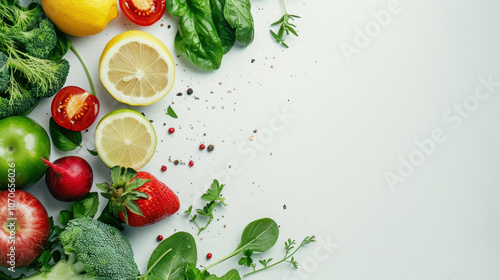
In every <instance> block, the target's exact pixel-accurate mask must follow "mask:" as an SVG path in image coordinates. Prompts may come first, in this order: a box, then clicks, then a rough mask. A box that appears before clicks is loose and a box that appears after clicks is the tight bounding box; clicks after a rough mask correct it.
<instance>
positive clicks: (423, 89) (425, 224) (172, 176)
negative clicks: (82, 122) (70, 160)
mask: <svg viewBox="0 0 500 280" xmlns="http://www.w3.org/2000/svg"><path fill="white" fill-rule="evenodd" d="M390 2H391V1H389V0H384V1H380V0H377V1H360V0H351V1H331V0H319V1H296V0H289V1H287V8H288V11H289V12H290V13H295V14H299V15H300V16H302V18H301V19H299V20H297V21H296V22H295V23H296V24H297V26H298V29H299V33H300V37H299V38H290V39H288V40H287V43H288V44H289V45H290V49H285V48H282V47H280V46H279V45H277V44H275V43H274V42H273V40H272V38H271V37H270V36H269V31H268V30H269V25H270V23H271V22H273V21H274V20H276V19H278V18H279V17H280V16H281V15H282V8H281V3H280V1H278V0H276V1H262V0H255V1H252V5H253V14H254V19H255V23H256V32H255V33H256V36H255V40H254V42H253V44H252V45H250V46H249V47H247V48H243V47H241V46H239V45H237V46H235V47H234V49H233V50H232V51H231V52H230V53H229V54H227V55H226V56H224V59H223V63H222V66H221V68H220V70H218V71H215V72H212V73H204V72H201V71H198V70H196V69H194V68H193V67H192V66H190V65H189V63H187V62H186V60H184V59H183V58H178V57H175V62H176V64H177V68H176V70H177V76H176V84H175V86H174V89H173V90H172V92H171V93H170V94H169V95H168V96H167V97H166V98H164V99H163V100H162V101H160V102H158V103H156V104H154V105H151V106H148V107H141V108H136V109H137V110H139V111H140V112H144V114H145V115H146V117H148V118H149V119H151V120H153V121H154V122H153V125H154V127H155V129H156V131H157V134H158V143H159V145H158V149H157V153H156V155H155V156H154V157H153V159H152V161H151V162H150V163H149V164H148V165H147V166H146V167H144V169H143V170H145V171H149V172H151V173H153V174H154V175H156V176H157V177H158V178H159V179H161V180H163V181H164V182H166V183H167V185H168V186H169V187H171V188H172V189H173V190H175V191H176V192H177V193H178V195H179V197H180V199H181V205H182V206H181V210H180V211H179V214H178V215H175V216H173V217H170V218H169V219H167V220H165V221H163V222H160V223H159V224H156V225H153V226H149V227H147V228H127V229H126V231H125V234H126V235H127V237H129V238H130V241H131V242H132V245H133V247H134V250H135V252H136V260H137V263H138V265H139V267H140V270H141V271H142V272H145V271H146V265H147V259H148V257H149V255H150V254H151V252H152V250H153V249H154V248H155V246H156V245H157V244H158V242H157V241H156V239H155V238H156V236H157V235H158V234H162V235H163V236H165V237H168V236H170V235H171V234H172V233H174V232H175V231H188V232H190V233H192V234H193V235H195V234H196V230H195V228H194V227H193V225H192V224H191V223H189V221H188V218H187V217H186V216H185V215H184V214H182V212H183V211H184V210H185V209H186V208H187V207H188V206H189V205H191V204H194V205H195V206H198V207H199V206H201V205H202V202H201V200H200V199H199V196H200V194H201V193H202V192H203V191H204V190H205V189H206V188H208V187H209V185H210V183H211V181H212V180H213V179H214V178H218V179H219V180H221V181H222V182H224V183H227V185H228V186H227V188H226V190H225V191H224V196H225V197H227V202H228V203H229V206H228V207H227V208H224V209H219V210H217V212H216V216H217V217H218V218H219V220H215V221H214V222H213V223H212V225H211V226H210V227H209V230H208V231H206V232H204V233H202V234H201V235H200V236H199V238H197V241H198V252H199V253H198V255H199V259H200V261H199V263H201V264H204V265H205V264H208V263H209V262H208V261H206V259H205V258H204V256H205V255H206V253H208V252H211V253H212V254H213V256H214V257H213V258H212V260H213V261H215V260H218V259H219V258H221V257H223V256H225V255H227V254H228V253H230V252H231V251H232V250H233V249H234V248H235V247H236V246H237V245H238V241H239V238H240V234H241V232H242V230H243V228H244V226H245V225H246V224H248V223H249V222H250V221H253V220H254V219H257V218H261V217H271V218H273V219H275V220H276V221H277V222H278V224H279V225H280V230H281V232H280V239H279V241H278V243H277V245H276V246H275V247H274V248H273V249H272V250H270V251H269V252H267V253H265V254H263V257H273V258H275V259H279V258H280V257H281V256H282V254H283V251H282V250H283V249H282V245H281V244H282V243H283V242H284V241H285V240H286V239H287V238H293V239H297V240H301V239H302V238H304V237H305V236H306V235H311V234H314V235H316V236H317V238H318V239H319V240H321V241H322V242H318V243H313V244H311V245H309V246H307V247H305V248H304V249H302V250H301V251H300V252H299V253H298V255H297V259H298V260H299V263H300V264H301V265H302V267H301V269H300V270H298V271H295V270H293V268H292V267H290V266H287V265H283V266H280V267H277V268H274V269H271V270H269V271H266V272H262V273H259V274H258V275H255V276H252V278H253V279H290V280H291V279H325V280H326V279H344V280H357V279H376V280H379V279H380V280H396V279H398V280H400V279H407V280H421V279H426V280H466V279H481V280H489V279H498V275H499V273H500V267H499V266H498V264H497V260H498V259H499V257H500V242H499V236H500V227H499V222H498V221H499V218H498V217H499V216H500V213H499V212H500V203H499V202H500V201H499V200H500V189H499V188H498V182H499V180H500V172H498V166H499V165H500V148H499V147H500V146H499V144H498V139H499V137H500V132H499V129H500V113H499V111H498V107H499V105H500V96H498V93H500V87H499V86H496V87H495V88H494V89H495V92H493V93H492V94H491V96H490V97H489V98H487V99H486V100H484V101H480V102H479V103H478V108H477V109H476V110H474V111H473V112H470V115H469V116H467V118H462V119H463V123H461V125H460V126H458V127H455V126H454V125H455V124H456V123H455V121H456V119H454V120H453V121H451V120H449V119H445V118H444V117H443V114H448V113H449V112H448V110H450V109H453V108H454V105H455V104H461V103H462V102H463V101H464V100H466V101H468V102H469V101H470V102H472V101H473V100H472V101H471V98H472V96H474V91H475V90H476V87H477V86H479V85H480V84H481V83H480V80H479V77H485V78H486V79H487V78H488V76H490V75H491V77H492V79H493V80H494V81H500V66H499V65H500V64H499V63H498V62H499V58H500V52H499V50H500V40H498V30H499V27H500V21H499V18H500V12H499V11H500V2H498V1H494V0H484V1H470V0H468V1H451V0H444V1H413V2H410V1H408V0H406V1H401V2H400V5H401V7H402V10H399V12H398V13H397V14H392V19H391V22H390V23H388V24H387V26H386V27H383V28H382V29H381V31H380V33H379V34H378V35H376V36H374V37H372V38H371V41H370V43H369V44H367V46H366V47H363V48H360V49H359V53H357V54H354V55H352V57H351V61H350V62H349V61H348V59H347V57H346V56H345V55H344V54H343V52H342V48H341V46H343V44H344V46H345V44H350V45H353V46H355V36H356V28H361V29H364V28H365V27H366V26H367V25H368V26H369V25H370V24H373V22H374V16H373V12H379V11H381V10H383V9H385V10H387V9H388V8H387V7H388V5H390V4H389V3H390ZM160 24H161V25H162V26H161V25H160ZM168 25H171V28H167V26H168ZM128 29H141V30H144V31H147V32H149V33H151V34H154V35H155V36H157V37H159V38H160V39H161V40H163V41H164V42H165V44H166V45H167V47H168V48H169V49H170V50H171V52H172V53H173V54H174V56H175V49H174V47H173V39H174V36H175V33H176V32H177V18H174V17H172V16H170V15H167V16H165V17H164V18H163V19H162V20H161V21H160V22H159V23H157V24H156V25H154V26H152V27H147V28H138V27H136V26H134V25H131V24H130V23H129V22H128V21H127V20H126V19H125V17H124V16H123V15H122V14H120V16H119V18H118V19H116V20H115V21H113V22H112V23H111V24H110V25H109V26H108V28H107V29H106V30H105V31H104V32H102V33H101V34H99V35H96V36H91V37H86V38H72V41H73V43H74V45H75V46H76V47H77V48H78V50H79V51H80V53H81V54H82V56H83V57H84V59H85V60H86V62H87V64H88V66H89V68H90V71H91V73H92V76H93V79H94V82H95V84H96V87H97V92H98V97H99V99H100V101H101V105H102V109H101V113H100V115H99V117H102V116H104V114H106V113H107V112H109V111H111V110H113V109H116V108H124V107H126V106H125V105H123V104H120V103H118V102H116V101H115V100H114V99H112V97H110V95H109V94H108V93H107V92H106V90H105V89H104V88H103V87H102V85H101V83H100V81H99V74H98V58H99V55H100V53H101V51H102V49H103V48H104V46H105V44H106V43H107V41H108V40H109V39H111V38H112V37H113V36H115V35H117V34H119V33H120V32H123V31H125V30H128ZM358 43H359V42H358ZM67 58H68V59H69V60H70V62H71V67H72V68H71V72H70V76H69V78H68V81H67V85H77V86H81V87H84V88H88V83H87V81H86V78H85V76H84V72H83V70H82V68H81V67H80V65H79V63H78V62H77V60H76V58H75V57H74V55H72V54H68V56H67ZM252 59H255V62H254V63H251V60H252ZM189 87H191V88H193V90H194V94H193V95H192V96H187V95H186V94H185V90H186V89H187V88H189ZM178 92H183V93H184V94H183V96H176V93H178ZM194 96H196V97H199V100H195V98H194ZM49 104H50V100H46V101H45V102H42V103H41V105H40V106H39V108H37V110H36V111H35V112H33V113H32V114H31V117H33V118H35V119H36V120H38V121H39V122H40V123H41V124H42V125H43V126H44V127H46V128H47V127H48V122H49V117H50V116H49V110H48V108H49ZM470 104H472V103H470ZM168 105H172V107H173V108H174V109H175V111H176V112H177V114H178V115H179V118H178V119H177V120H174V119H172V118H170V117H168V116H166V114H165V112H166V108H167V107H168ZM213 106H215V108H212V107H213ZM276 110H277V111H281V112H282V111H283V110H286V111H287V112H288V113H289V114H290V115H293V118H291V119H289V120H288V124H286V125H284V126H283V127H281V124H282V123H281V122H280V121H276V119H277V115H276ZM163 123H166V125H165V126H164V125H163ZM274 124H277V125H278V127H275V126H274ZM95 125H96V124H94V125H93V126H92V127H91V128H90V130H89V132H87V133H85V134H84V148H82V149H81V150H80V151H73V152H69V153H64V152H59V151H57V150H56V149H55V148H54V151H53V153H52V159H56V158H59V157H61V156H65V155H74V154H76V155H80V156H83V157H84V158H85V159H87V160H88V161H89V162H90V163H91V165H92V167H93V169H94V174H95V182H102V181H107V180H109V179H110V178H109V173H108V169H107V167H106V166H105V165H104V164H103V163H102V162H101V161H100V160H99V158H98V157H92V156H91V155H90V154H89V153H88V152H87V151H86V148H91V149H92V148H93V131H94V129H95ZM169 127H175V128H176V132H175V134H174V135H172V136H171V135H168V133H167V129H168V128H169ZM271 128H274V130H271ZM254 129H257V130H258V132H257V133H256V134H254V133H253V130H254ZM435 129H441V130H442V132H443V133H444V134H445V136H443V137H445V138H446V140H444V141H441V142H442V143H438V144H436V147H435V149H434V150H433V151H432V153H430V155H429V156H426V158H425V160H423V162H422V163H421V164H420V166H418V167H416V168H415V170H414V172H413V173H412V174H411V175H410V176H408V177H405V178H404V179H405V180H404V182H400V183H398V184H396V186H395V187H394V188H391V187H390V186H389V185H388V184H387V182H386V179H385V178H384V175H385V174H386V172H393V173H395V174H397V172H398V171H397V169H398V166H399V165H400V163H401V160H400V158H399V156H402V157H403V158H406V159H408V158H409V156H410V154H412V153H413V154H416V153H418V152H415V151H417V150H418V147H417V145H416V144H415V141H418V140H423V139H424V138H430V137H431V136H432V133H433V131H434V130H435ZM270 131H271V132H272V136H270V134H269V132H270ZM205 133H206V136H204V134H205ZM266 133H267V134H266ZM252 135H253V136H255V140H254V141H253V142H251V141H250V140H249V137H250V136H252ZM200 143H205V144H206V145H208V144H211V143H212V144H214V145H215V151H214V152H212V153H208V152H206V151H203V152H200V151H199V150H198V145H199V144H200ZM252 145H254V146H252ZM168 157H171V158H172V159H173V160H174V159H179V160H183V161H185V162H188V161H189V160H191V159H192V160H194V162H195V166H194V167H193V168H189V167H188V166H187V165H184V166H174V165H173V164H172V163H168V162H167V160H166V159H167V158H168ZM162 164H166V165H167V166H168V171H167V172H165V173H162V172H160V166H161V165H162ZM229 165H231V169H227V170H229V171H230V172H233V173H238V174H233V175H227V174H228V173H226V171H225V170H226V168H228V166H229ZM224 174H226V175H224ZM93 190H94V191H95V190H97V189H96V188H95V187H94V189H93ZM29 191H30V192H32V193H35V194H36V195H37V196H38V197H39V198H40V199H41V200H42V201H43V202H44V203H45V204H46V206H47V207H48V210H49V212H50V214H52V215H55V214H56V213H58V211H59V210H61V209H64V208H65V207H67V205H68V204H67V203H61V202H57V201H55V200H54V199H53V198H52V197H51V196H50V194H49V193H48V192H47V191H46V187H45V183H44V182H43V180H42V181H41V182H40V183H38V184H37V185H36V186H34V187H31V188H29ZM102 204H104V201H102ZM283 205H286V209H283ZM328 242H330V243H333V244H334V246H332V248H329V247H328V248H325V246H324V244H325V243H328ZM333 247H335V248H333ZM232 267H237V259H236V258H235V259H233V260H230V261H227V262H226V263H224V264H222V265H220V266H218V267H215V269H214V270H212V272H216V273H218V274H220V273H223V272H224V271H227V270H229V269H230V268H232ZM240 271H242V272H245V271H246V270H245V269H244V268H243V267H241V269H240ZM249 279H250V277H249Z"/></svg>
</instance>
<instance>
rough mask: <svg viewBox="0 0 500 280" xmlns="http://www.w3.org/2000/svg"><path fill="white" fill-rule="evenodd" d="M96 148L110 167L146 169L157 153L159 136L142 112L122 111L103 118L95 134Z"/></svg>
mask: <svg viewBox="0 0 500 280" xmlns="http://www.w3.org/2000/svg"><path fill="white" fill-rule="evenodd" d="M95 147H96V150H97V153H98V154H99V157H100V158H101V159H102V161H103V162H104V163H105V164H106V165H107V166H109V167H113V166H115V165H119V166H122V167H132V168H134V169H135V170H138V169H141V168H142V167H144V166H145V165H146V164H147V163H148V162H149V160H150V159H151V158H152V157H153V154H154V153H155V150H156V132H155V130H154V128H153V125H151V122H149V120H147V119H146V118H145V117H144V116H143V115H141V114H140V113H139V112H137V111H134V110H132V109H118V110H115V111H113V112H111V113H108V114H107V115H106V116H104V117H103V118H102V120H101V121H100V122H99V124H98V125H97V128H96V131H95Z"/></svg>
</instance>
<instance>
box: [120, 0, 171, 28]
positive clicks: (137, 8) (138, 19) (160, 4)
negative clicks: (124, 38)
mask: <svg viewBox="0 0 500 280" xmlns="http://www.w3.org/2000/svg"><path fill="white" fill-rule="evenodd" d="M120 9H121V10H122V12H123V13H124V14H125V16H126V17H127V18H128V19H129V20H130V21H131V22H133V23H135V24H137V25H141V26H149V25H152V24H153V23H155V22H157V21H158V20H160V18H161V17H162V16H163V14H164V13H165V0H120Z"/></svg>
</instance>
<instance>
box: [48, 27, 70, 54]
mask: <svg viewBox="0 0 500 280" xmlns="http://www.w3.org/2000/svg"><path fill="white" fill-rule="evenodd" d="M54 27H55V26H54ZM55 29H56V34H57V43H56V46H55V48H54V49H53V50H52V53H51V54H50V56H49V58H48V59H50V60H52V61H59V60H61V59H62V58H63V57H64V56H65V55H66V53H68V51H69V48H70V47H71V41H70V40H69V39H68V37H67V36H66V34H64V33H63V32H62V31H61V30H59V29H58V28H57V27H56V28H55Z"/></svg>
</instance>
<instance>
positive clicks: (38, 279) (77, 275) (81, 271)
mask: <svg viewBox="0 0 500 280" xmlns="http://www.w3.org/2000/svg"><path fill="white" fill-rule="evenodd" d="M23 279H24V280H48V279H50V280H68V279H70V280H87V279H91V278H89V277H88V276H87V274H86V273H85V267H84V265H83V264H82V263H80V262H77V261H76V255H75V254H74V253H70V254H69V255H68V258H67V259H66V260H61V261H59V262H58V263H56V264H55V265H54V266H53V267H52V268H51V269H50V271H48V272H47V271H43V272H38V273H35V274H33V275H31V276H28V277H26V278H23Z"/></svg>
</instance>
